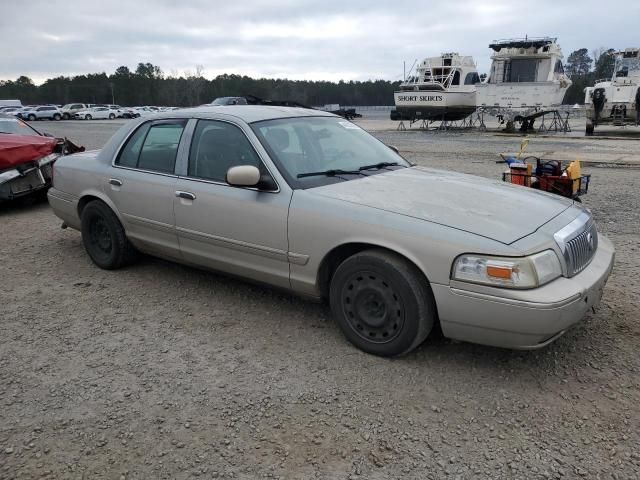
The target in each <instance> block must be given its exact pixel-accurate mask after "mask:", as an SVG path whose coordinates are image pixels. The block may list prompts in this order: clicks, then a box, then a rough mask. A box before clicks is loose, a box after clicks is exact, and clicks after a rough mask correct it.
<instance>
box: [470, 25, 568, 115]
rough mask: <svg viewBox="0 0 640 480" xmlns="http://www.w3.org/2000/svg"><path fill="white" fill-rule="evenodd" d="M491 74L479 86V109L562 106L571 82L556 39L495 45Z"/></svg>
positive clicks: (535, 108)
mask: <svg viewBox="0 0 640 480" xmlns="http://www.w3.org/2000/svg"><path fill="white" fill-rule="evenodd" d="M489 48H491V49H492V50H493V52H494V53H493V55H492V56H491V60H492V64H491V71H490V73H489V76H488V78H487V80H486V81H485V82H484V83H480V84H478V85H476V86H477V91H478V96H477V104H478V106H479V107H485V108H487V107H492V108H496V109H503V110H511V111H514V112H515V111H517V112H526V111H532V110H544V109H547V108H549V107H553V106H556V105H560V104H562V100H563V99H564V95H565V93H566V91H567V89H568V88H569V87H570V86H571V80H569V77H567V75H565V73H564V68H563V66H562V58H563V56H562V50H561V49H560V45H558V43H556V39H555V38H550V37H543V38H522V39H511V40H499V41H494V42H493V43H492V44H491V45H489Z"/></svg>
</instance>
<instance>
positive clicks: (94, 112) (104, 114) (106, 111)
mask: <svg viewBox="0 0 640 480" xmlns="http://www.w3.org/2000/svg"><path fill="white" fill-rule="evenodd" d="M116 116H117V114H116V112H115V111H113V110H111V109H110V108H109V107H95V108H90V109H87V110H80V111H79V112H76V113H75V114H74V115H73V118H75V119H76V120H106V119H108V120H113V119H115V118H116Z"/></svg>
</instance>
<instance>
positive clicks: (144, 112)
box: [133, 107, 157, 117]
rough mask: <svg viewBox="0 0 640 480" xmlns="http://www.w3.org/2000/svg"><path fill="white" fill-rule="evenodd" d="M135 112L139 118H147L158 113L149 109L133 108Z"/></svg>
mask: <svg viewBox="0 0 640 480" xmlns="http://www.w3.org/2000/svg"><path fill="white" fill-rule="evenodd" d="M133 110H134V111H135V112H136V113H137V114H138V116H139V117H146V116H147V115H151V114H153V113H157V112H156V111H155V110H152V109H150V108H149V107H133Z"/></svg>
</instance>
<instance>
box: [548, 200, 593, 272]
mask: <svg viewBox="0 0 640 480" xmlns="http://www.w3.org/2000/svg"><path fill="white" fill-rule="evenodd" d="M554 238H555V240H556V243H557V244H558V246H559V247H560V251H561V252H562V255H563V257H564V261H565V267H566V275H567V277H573V276H574V275H577V274H578V273H580V272H581V271H583V270H584V269H585V268H587V265H589V263H591V260H592V259H593V256H594V255H595V253H596V250H597V249H598V231H597V230H596V224H595V222H594V221H593V218H592V217H591V214H589V212H586V211H585V212H582V213H581V214H580V215H578V217H577V218H576V219H575V220H574V221H572V222H571V223H570V224H569V225H567V226H566V227H564V228H563V229H562V230H560V231H559V232H557V233H556V234H555V235H554Z"/></svg>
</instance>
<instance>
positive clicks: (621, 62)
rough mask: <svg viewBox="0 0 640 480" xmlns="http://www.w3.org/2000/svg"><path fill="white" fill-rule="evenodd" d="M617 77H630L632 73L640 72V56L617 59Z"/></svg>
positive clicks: (637, 73)
mask: <svg viewBox="0 0 640 480" xmlns="http://www.w3.org/2000/svg"><path fill="white" fill-rule="evenodd" d="M615 71H616V77H628V76H629V75H630V74H632V73H633V74H634V75H639V74H640V58H618V59H616V67H615Z"/></svg>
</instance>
